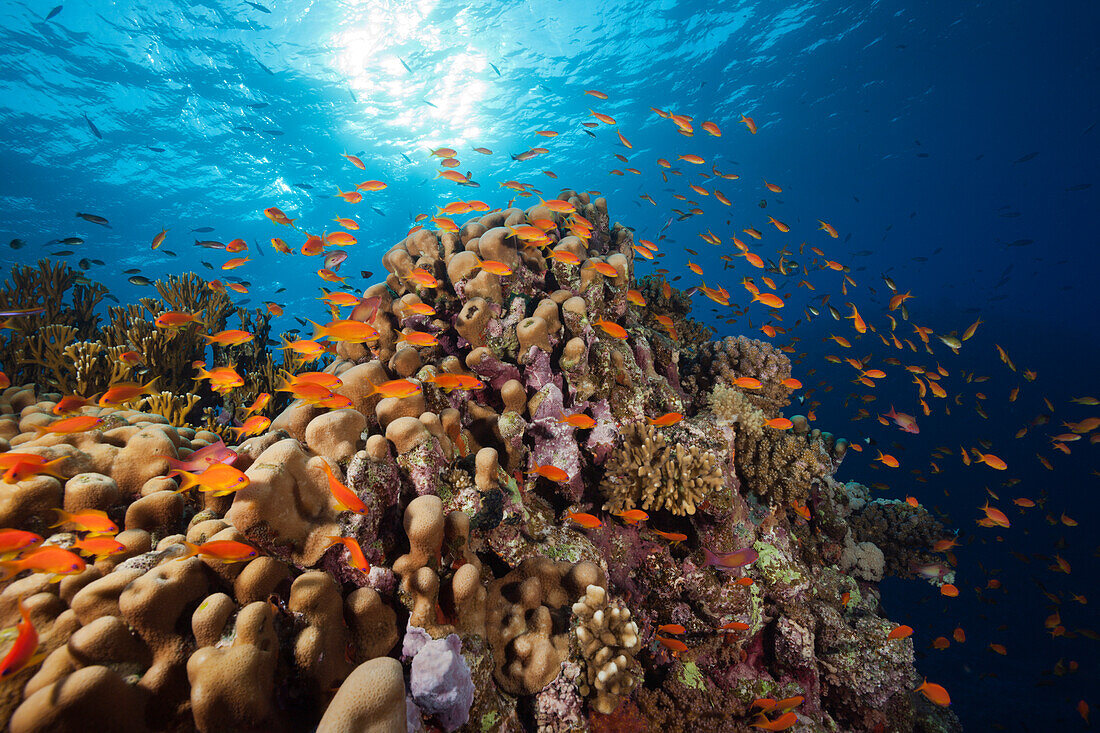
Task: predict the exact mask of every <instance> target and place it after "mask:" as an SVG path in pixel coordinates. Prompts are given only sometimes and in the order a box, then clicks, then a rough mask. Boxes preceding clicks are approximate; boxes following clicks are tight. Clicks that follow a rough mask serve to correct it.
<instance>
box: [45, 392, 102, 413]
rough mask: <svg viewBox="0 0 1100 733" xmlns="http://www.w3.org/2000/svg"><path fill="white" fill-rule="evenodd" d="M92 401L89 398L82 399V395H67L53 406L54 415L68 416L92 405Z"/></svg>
mask: <svg viewBox="0 0 1100 733" xmlns="http://www.w3.org/2000/svg"><path fill="white" fill-rule="evenodd" d="M91 402H92V401H91V400H89V399H88V398H87V397H81V396H80V395H75V394H73V395H65V396H64V397H62V398H61V400H60V401H59V402H58V403H57V404H56V405H54V406H53V410H51V412H53V414H55V415H67V414H68V413H70V412H76V411H77V410H79V409H80V408H81V407H84V406H85V405H88V404H91Z"/></svg>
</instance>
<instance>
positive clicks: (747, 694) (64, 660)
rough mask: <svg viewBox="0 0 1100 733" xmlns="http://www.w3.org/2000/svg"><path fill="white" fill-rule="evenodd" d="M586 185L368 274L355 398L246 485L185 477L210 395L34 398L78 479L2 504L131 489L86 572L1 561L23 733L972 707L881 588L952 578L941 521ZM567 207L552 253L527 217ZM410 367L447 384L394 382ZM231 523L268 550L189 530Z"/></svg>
mask: <svg viewBox="0 0 1100 733" xmlns="http://www.w3.org/2000/svg"><path fill="white" fill-rule="evenodd" d="M558 200H560V201H565V202H568V204H570V205H571V207H573V208H575V213H572V214H570V213H563V212H562V211H554V210H551V209H550V208H548V207H546V206H545V205H538V206H534V207H531V208H529V209H527V210H521V209H519V208H510V209H505V210H497V211H492V212H489V213H485V214H483V215H481V216H479V217H477V218H474V219H471V220H470V221H467V222H465V223H464V224H462V225H461V226H460V227H459V228H458V231H441V232H433V231H429V230H426V229H420V230H418V231H415V232H413V233H412V234H410V235H409V236H408V237H407V238H406V239H405V240H403V241H402V242H400V243H398V244H397V245H395V246H394V247H393V248H392V249H390V250H389V251H388V252H387V253H386V254H385V256H384V257H383V258H382V261H383V264H384V266H385V267H386V269H387V271H388V273H389V275H388V277H387V279H386V281H385V283H380V284H378V285H374V286H372V287H371V288H369V289H368V290H367V291H366V293H364V294H363V295H364V298H365V299H368V300H369V301H370V302H373V303H376V304H377V307H375V308H363V309H358V308H357V309H356V310H355V311H354V312H353V314H352V317H353V318H354V319H356V320H358V321H362V322H366V323H368V324H369V325H370V326H371V327H372V329H374V331H375V332H376V333H375V334H374V335H373V336H372V337H371V338H370V339H368V340H366V341H363V342H356V341H348V342H340V343H339V344H337V347H336V351H337V358H336V359H335V360H333V361H332V362H331V363H329V364H328V365H327V366H326V367H325V368H324V372H325V373H326V374H328V375H331V376H332V377H334V378H335V379H333V380H331V382H330V383H331V385H332V388H331V391H332V393H334V394H336V395H339V396H341V397H343V398H346V400H345V401H344V404H346V407H343V408H341V409H328V408H326V407H322V406H320V405H318V404H316V403H315V401H314V402H313V403H311V402H308V401H304V400H298V401H295V402H293V403H291V404H290V405H289V406H287V407H286V408H285V409H284V410H283V411H282V412H281V413H280V414H279V415H278V416H277V417H275V418H274V420H273V421H272V422H271V424H270V426H269V427H268V428H267V430H266V431H265V432H264V433H263V434H261V435H256V436H253V437H250V438H249V439H247V440H245V441H243V442H241V443H239V444H237V445H230V446H229V447H230V448H231V449H232V451H233V452H234V453H235V454H236V455H235V458H233V459H232V464H231V465H232V466H234V467H235V468H237V469H239V470H241V471H243V472H244V475H245V476H247V478H248V485H247V486H245V487H244V488H241V489H239V490H237V491H235V492H234V493H229V494H226V495H224V496H215V495H214V494H213V493H210V492H205V493H200V492H198V491H195V490H190V491H183V492H180V491H177V489H178V488H179V487H178V482H179V481H180V479H179V478H170V477H169V476H168V474H169V473H170V463H169V460H186V459H187V457H188V456H190V455H192V454H193V453H195V452H196V451H199V450H201V449H203V448H204V447H206V446H210V445H213V444H217V443H218V442H219V441H220V440H222V438H223V434H224V431H222V432H223V434H219V433H218V432H214V431H213V430H214V429H216V427H217V426H215V425H213V424H208V425H207V426H206V428H207V429H204V428H203V427H201V426H188V425H186V424H184V420H183V419H182V418H183V416H184V414H185V413H186V412H187V410H188V409H190V407H191V406H192V405H193V404H194V401H191V402H190V403H184V406H183V407H180V406H177V407H176V408H175V410H174V412H172V413H168V414H159V413H158V412H157V411H155V410H152V409H149V408H148V404H147V403H139V404H138V405H137V407H139V408H141V409H129V408H127V407H97V406H87V407H83V408H82V409H81V410H80V411H79V412H78V413H77V414H82V415H89V416H95V417H98V418H101V420H100V421H99V422H98V424H96V425H95V426H94V427H92V428H91V429H89V430H86V431H82V432H76V433H70V434H55V433H48V432H42V431H41V430H39V428H43V427H46V426H48V425H50V424H51V423H53V422H54V421H55V420H56V419H57V418H56V415H55V414H54V413H53V409H54V407H55V406H56V404H57V402H58V401H59V400H60V399H61V398H62V394H61V393H60V392H58V391H56V390H51V389H50V388H49V387H41V386H36V385H35V384H34V383H31V384H16V385H13V386H10V387H8V388H7V389H5V390H4V391H3V393H2V395H0V451H3V452H4V453H7V452H15V451H18V452H20V453H25V454H34V455H37V456H41V457H43V458H44V459H45V460H48V461H51V462H52V463H51V464H50V465H51V467H52V469H53V470H52V471H50V472H45V473H40V474H37V475H32V476H29V477H21V476H19V475H14V476H11V477H10V478H11V479H12V480H11V481H10V482H7V483H5V485H4V486H3V487H2V491H0V527H5V528H12V529H22V530H28V531H33V532H37V533H40V534H42V535H43V536H44V537H46V541H45V544H46V545H56V546H60V547H65V548H72V547H74V545H75V543H77V541H78V539H80V538H79V535H78V534H77V533H74V532H70V531H60V532H59V531H58V530H57V529H56V528H53V527H51V525H54V524H55V521H56V518H57V516H58V515H57V511H56V510H58V509H63V510H64V511H66V512H69V513H76V512H81V511H87V510H102V511H103V512H106V515H107V516H108V517H109V518H110V519H111V520H112V521H113V522H114V523H115V524H116V525H117V527H118V529H119V530H120V531H119V533H118V534H117V536H116V537H115V539H116V540H117V542H118V543H120V545H121V546H122V547H121V549H120V550H118V551H116V552H115V553H114V554H109V555H106V554H104V555H100V556H99V557H98V559H97V558H94V557H89V561H88V564H87V567H86V568H84V569H83V570H82V571H80V572H71V573H68V574H65V575H64V576H63V577H61V578H60V581H59V582H55V581H57V580H58V578H56V577H51V574H50V573H47V572H31V573H29V574H28V573H26V572H20V566H18V564H17V562H16V558H18V555H16V554H14V553H13V554H11V555H9V556H8V557H6V558H5V560H6V565H5V567H10V569H11V570H12V571H14V572H11V573H8V574H9V576H10V577H9V578H8V579H7V580H6V581H5V582H4V583H3V586H2V590H0V627H13V626H15V624H16V623H17V622H18V621H19V618H20V605H22V606H23V607H25V609H26V610H27V611H28V613H29V618H30V619H31V620H32V622H33V625H34V627H35V629H36V630H37V633H38V637H39V648H38V657H39V658H38V659H35V660H33V662H32V663H31V664H28V665H26V666H25V667H24V668H23V669H22V670H20V671H18V672H16V673H14V674H11V675H8V676H5V677H3V678H2V679H0V719H3V720H4V721H6V727H9V728H10V730H12V731H13V732H15V733H26V732H29V731H43V732H45V731H68V730H73V731H75V730H87V729H89V727H90V726H91V727H94V728H95V729H100V730H111V731H145V730H173V731H186V730H199V731H235V730H240V731H258V730H263V731H284V730H285V731H290V730H313V729H315V730H317V731H319V732H320V733H337V732H344V731H347V732H350V731H386V732H391V731H392V732H397V731H401V732H404V731H409V732H410V733H412V732H414V731H435V730H442V731H456V730H464V731H481V732H482V733H486V732H488V731H523V730H526V731H530V730H538V731H546V732H556V731H646V730H663V731H670V732H671V731H746V730H754V729H758V728H764V729H772V730H777V729H781V728H780V726H781V725H783V724H784V722H789V723H791V725H790V727H789V729H790V730H796V731H883V732H886V731H939V730H957V729H958V728H959V726H958V723H957V721H956V720H955V718H954V716H953V715H952V714H951V713H950V711H949V709H947V708H943V707H937V706H935V705H933V704H932V703H931V702H929V701H928V700H927V699H925V698H924V697H923V696H921V695H920V694H919V693H916V692H914V690H915V689H916V687H917V686H918V684H919V683H920V681H921V676H920V674H919V673H918V671H917V670H916V669H915V667H914V651H913V643H912V640H911V639H908V638H890V636H889V635H890V632H891V631H892V630H893V629H894V628H895V627H896V626H897V624H895V623H892V622H891V621H890V620H889V619H887V618H885V616H884V615H883V611H882V607H881V603H880V600H881V599H880V592H879V588H878V585H877V584H878V583H879V581H881V580H882V579H883V578H884V577H885V576H886V575H898V576H903V577H912V576H913V575H914V573H915V571H916V570H917V569H921V575H923V576H926V579H927V576H929V575H933V576H935V577H932V578H931V581H932V582H936V583H942V582H949V581H950V574H949V573H948V572H947V568H946V566H943V565H938V563H939V556H938V555H936V554H934V553H933V546H934V545H935V543H936V542H937V540H941V539H943V538H944V537H945V536H946V534H947V533H946V532H945V530H944V528H943V527H942V526H940V525H939V524H938V523H937V522H936V521H935V520H934V519H933V518H932V517H931V515H930V514H929V513H928V512H927V511H926V510H925V509H924V508H923V507H913V506H910V505H909V504H906V503H904V502H893V501H883V500H874V499H872V498H871V497H870V495H869V492H868V491H867V490H866V489H865V488H864V487H862V486H860V485H859V484H856V483H847V484H845V483H841V482H838V481H836V480H834V478H833V474H834V472H835V471H836V469H837V467H838V466H839V464H840V462H841V461H842V459H843V457H844V454H845V451H846V449H847V443H846V441H844V440H843V439H842V438H837V437H835V436H833V435H830V434H829V433H826V432H822V431H820V430H817V429H811V427H810V425H809V424H808V422H807V421H806V419H805V418H804V417H801V416H797V415H787V417H788V418H790V421H791V425H790V427H789V429H781V428H777V427H774V419H775V418H778V417H782V416H783V410H784V409H785V408H786V407H787V406H788V404H789V402H790V396H791V393H792V391H793V386H796V385H793V383H792V382H791V380H790V377H791V366H790V362H789V360H788V359H787V357H786V355H785V354H784V353H782V352H781V351H779V350H776V349H775V348H773V347H772V346H770V345H768V344H766V343H763V342H759V341H754V340H751V339H747V338H736V339H734V338H727V339H725V340H722V341H717V342H710V341H707V340H706V339H707V338H708V337H709V334H710V332H709V331H708V330H707V329H706V328H705V327H704V326H702V324H699V323H697V322H695V321H693V320H691V318H690V317H689V315H688V309H689V308H690V299H689V298H686V297H684V294H682V293H680V292H678V291H676V290H675V289H673V288H671V287H669V286H668V284H667V283H664V282H663V281H661V280H659V279H647V281H646V282H645V283H643V284H642V285H641V286H638V285H636V284H635V281H634V277H633V261H634V257H635V256H639V253H640V250H639V247H640V246H643V245H641V244H639V243H638V242H635V240H634V237H633V234H632V232H631V230H629V229H628V228H626V227H623V226H620V225H618V224H611V222H610V220H609V218H608V213H607V206H606V202H605V201H604V200H603V199H598V198H597V199H594V200H590V197H589V195H588V194H586V193H577V192H574V191H569V190H566V191H563V192H562V193H561V194H559V197H558ZM558 208H560V207H558ZM539 222H542V223H544V224H545V223H546V222H550V223H552V226H551V227H547V228H546V229H547V231H549V237H550V239H551V241H550V243H549V246H547V247H546V248H545V249H543V250H540V248H539V247H537V246H532V245H531V243H530V242H529V241H525V240H524V238H523V236H522V233H523V231H525V230H524V229H523V228H524V227H527V228H530V227H531V226H532V224H533V223H535V224H537V223H539ZM580 222H585V224H582V223H580ZM588 224H590V226H588ZM578 260H579V264H578V263H577V261H578ZM483 262H493V263H502V264H503V265H504V268H496V269H498V270H499V271H503V270H509V271H510V273H509V274H504V275H501V274H494V273H493V272H490V271H489V269H487V268H485V267H483V266H482V263H483ZM416 273H427V274H429V275H430V276H431V277H430V278H424V277H423V276H421V275H418V274H416ZM432 280H434V281H436V282H435V285H434V286H428V285H425V284H424V283H430V282H431V281H432ZM634 288H639V290H634ZM635 296H636V297H635ZM639 301H645V304H644V305H639ZM219 302H220V301H219ZM420 304H427V305H429V306H431V309H432V310H434V313H432V314H426V313H425V311H426V310H428V309H425V308H420V307H418V306H419V305H420ZM127 313H129V312H128V311H127ZM119 315H120V317H121V315H122V311H120V314H119ZM130 315H132V316H133V317H134V320H133V323H132V324H131V327H132V328H133V329H141V328H144V326H140V325H138V321H137V314H136V312H135V313H131V314H130ZM656 315H663V316H668V317H669V318H670V319H671V321H670V322H671V323H673V324H674V325H673V327H672V328H669V327H668V326H667V325H665V324H663V323H662V322H661V321H658V320H656V319H655V316H656ZM221 317H222V320H223V322H224V316H221ZM243 318H244V317H243V316H242V320H243ZM666 323H667V322H666ZM610 324H615V325H617V326H621V327H622V328H623V329H625V336H626V338H621V337H620V336H621V334H617V331H616V329H614V328H611V327H610ZM263 325H264V328H265V331H266V320H264V321H263ZM413 332H417V333H423V334H431V335H432V336H433V337H434V338H433V339H431V341H434V342H435V343H434V344H432V345H427V346H416V345H414V344H413V343H410V342H409V340H408V339H406V338H402V336H407V335H408V334H410V333H413ZM156 333H157V332H156V331H150V335H149V336H148V338H149V339H155V338H156ZM94 335H95V334H94V332H93V331H89V332H88V333H85V334H82V338H85V339H91V337H92V336H94ZM70 336H71V335H70ZM414 342H415V339H414ZM44 343H45V342H44ZM81 343H86V342H81ZM112 348H119V347H112ZM85 350H87V348H86V347H85ZM42 351H43V353H45V352H46V351H48V349H46V347H45V346H43V347H42ZM256 359H257V364H260V365H261V366H262V367H263V369H264V370H266V372H268V373H269V374H272V375H273V374H274V368H273V366H272V364H271V361H270V359H267V360H266V361H265V360H264V357H263V356H262V355H259V356H257V357H256ZM40 362H41V366H42V368H43V369H45V368H46V366H47V363H48V362H47V361H46V360H45V359H41V360H40ZM104 363H107V362H104ZM55 366H56V367H57V368H58V369H60V368H62V366H63V365H61V364H60V363H59V364H58V365H55ZM151 366H153V367H154V373H155V366H156V365H155V363H154V364H152V365H151ZM257 368H259V367H257ZM443 375H463V376H467V377H476V379H477V380H480V382H481V383H482V384H483V386H482V387H481V388H476V389H461V388H456V389H446V388H442V387H440V386H439V385H441V384H443V385H446V384H448V382H447V381H446V380H440V379H439V377H440V376H443ZM73 378H74V379H75V378H76V375H74V377H73ZM745 378H751V379H748V380H746V379H745ZM392 380H407V381H408V382H410V383H412V384H414V385H415V386H416V387H417V389H416V390H415V391H414V393H412V394H403V395H401V396H385V394H384V392H385V390H384V389H383V390H382V392H383V393H380V388H379V385H382V386H384V385H385V384H386V383H387V382H391V381H392ZM751 380H758V381H759V386H757V387H752V386H739V384H741V385H745V384H747V383H751ZM268 381H270V378H269V379H268ZM44 383H45V380H41V381H40V382H39V384H44ZM467 384H469V382H467ZM792 385H793V386H792ZM65 387H67V388H74V385H72V384H70V385H65ZM257 390H258V388H255V389H253V391H252V392H250V398H251V395H252V394H254V393H255V391H257ZM161 412H164V411H161ZM670 413H677V414H679V415H680V416H682V419H677V418H676V417H675V416H673V417H667V416H668V415H669V414H670ZM570 415H586V416H589V417H590V418H592V420H591V423H590V426H587V427H578V426H576V425H574V424H571V422H573V421H569V420H566V419H565V418H566V417H567V416H570ZM170 416H174V417H175V418H176V419H173V420H170V419H169V418H170ZM662 416H666V418H667V419H665V420H657V419H656V418H659V417H662ZM576 422H579V421H576ZM654 422H656V423H657V424H653V423H654ZM666 423H667V424H666ZM582 424H586V425H587V423H582ZM230 442H231V443H232V439H230ZM0 455H3V453H0ZM58 459H60V460H58ZM546 467H553V468H555V469H559V470H560V472H562V473H563V474H564V478H562V477H561V475H560V474H559V473H558V472H552V471H546V470H545V468H546ZM333 481H335V482H337V483H338V484H343V485H345V486H346V487H348V488H350V490H351V491H352V492H354V494H355V495H356V496H357V497H358V499H359V500H361V501H362V502H363V504H364V505H365V510H363V511H360V512H358V513H357V512H351V511H347V505H346V502H341V501H340V500H338V498H337V496H336V495H334V493H333V490H332V482H333ZM332 538H346V539H347V540H350V541H351V542H348V541H344V542H334V541H333V539H332ZM220 540H232V541H237V542H243V543H247V544H248V545H250V546H251V547H253V548H255V549H256V550H257V553H256V554H257V556H255V557H252V558H250V559H246V560H244V561H240V562H222V561H220V560H218V559H217V558H212V557H210V556H207V555H202V554H200V555H199V556H194V555H190V554H189V551H188V545H187V544H184V543H185V542H186V543H190V544H191V545H202V544H203V543H207V542H212V541H220ZM354 544H357V545H358V547H359V549H361V551H362V556H363V560H365V563H366V564H363V563H361V562H356V558H355V557H354V556H353V552H352V550H351V549H349V548H351V547H353V545H354ZM13 563H14V564H13ZM929 567H938V568H940V570H942V571H943V572H936V573H929V572H928V568H929ZM681 627H682V628H681ZM788 713H793V717H791V716H790V715H787V714H788ZM784 716H787V717H785V718H784ZM754 726H755V727H754Z"/></svg>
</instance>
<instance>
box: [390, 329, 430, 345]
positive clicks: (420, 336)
mask: <svg viewBox="0 0 1100 733" xmlns="http://www.w3.org/2000/svg"><path fill="white" fill-rule="evenodd" d="M397 343H399V344H411V345H413V346H436V345H438V344H439V339H437V338H436V337H435V335H434V334H430V333H425V332H423V331H410V332H409V333H403V334H401V335H400V336H398V337H397Z"/></svg>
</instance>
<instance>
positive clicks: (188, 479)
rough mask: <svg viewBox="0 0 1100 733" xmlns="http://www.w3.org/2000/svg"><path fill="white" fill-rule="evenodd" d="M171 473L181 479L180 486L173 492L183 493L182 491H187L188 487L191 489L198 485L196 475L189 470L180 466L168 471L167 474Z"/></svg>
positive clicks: (170, 474)
mask: <svg viewBox="0 0 1100 733" xmlns="http://www.w3.org/2000/svg"><path fill="white" fill-rule="evenodd" d="M173 474H174V475H176V476H181V477H182V479H181V480H180V486H179V488H178V489H176V491H175V493H177V494H180V493H183V492H184V491H187V490H188V489H192V488H194V487H196V486H198V485H199V480H198V476H196V475H195V474H193V473H191V472H190V471H184V470H183V469H181V468H175V469H172V470H171V471H169V472H168V475H169V476H172V475H173Z"/></svg>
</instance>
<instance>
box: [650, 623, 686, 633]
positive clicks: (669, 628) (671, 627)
mask: <svg viewBox="0 0 1100 733" xmlns="http://www.w3.org/2000/svg"><path fill="white" fill-rule="evenodd" d="M657 633H658V634H686V633H687V629H685V628H684V627H683V626H681V625H680V624H661V625H660V626H658V627H657Z"/></svg>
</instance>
